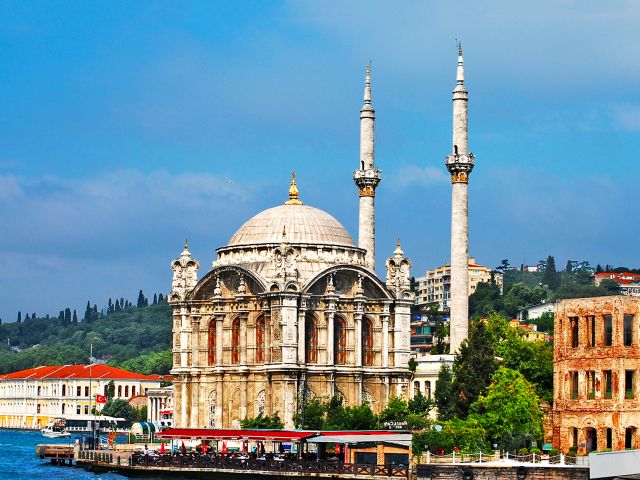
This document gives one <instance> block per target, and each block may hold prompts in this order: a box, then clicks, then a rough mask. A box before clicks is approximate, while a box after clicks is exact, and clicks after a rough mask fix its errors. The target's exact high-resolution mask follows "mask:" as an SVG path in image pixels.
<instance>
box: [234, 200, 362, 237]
mask: <svg viewBox="0 0 640 480" xmlns="http://www.w3.org/2000/svg"><path fill="white" fill-rule="evenodd" d="M283 232H286V238H284V236H283ZM283 241H286V242H287V243H305V244H317V245H344V246H349V247H355V244H354V243H353V239H352V238H351V235H349V232H347V230H346V229H345V228H344V227H343V226H342V224H341V223H340V222H339V221H338V220H336V219H335V218H334V217H332V216H331V215H329V214H328V213H327V212H324V211H322V210H320V209H318V208H314V207H310V206H308V205H302V204H285V205H280V206H277V207H273V208H269V209H267V210H264V211H262V212H260V213H259V214H257V215H256V216H255V217H253V218H251V219H250V220H248V221H247V222H245V224H244V225H242V226H241V227H240V228H239V229H238V231H237V232H236V233H235V234H234V235H233V236H232V237H231V240H229V243H228V245H227V246H229V247H230V246H236V245H260V244H279V243H282V242H283Z"/></svg>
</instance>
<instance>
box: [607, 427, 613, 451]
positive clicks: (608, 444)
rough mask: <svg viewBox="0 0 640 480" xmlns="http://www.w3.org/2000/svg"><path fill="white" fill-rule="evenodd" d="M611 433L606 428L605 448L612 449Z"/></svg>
mask: <svg viewBox="0 0 640 480" xmlns="http://www.w3.org/2000/svg"><path fill="white" fill-rule="evenodd" d="M612 445H613V431H612V430H611V429H610V428H607V446H606V448H613V446H612Z"/></svg>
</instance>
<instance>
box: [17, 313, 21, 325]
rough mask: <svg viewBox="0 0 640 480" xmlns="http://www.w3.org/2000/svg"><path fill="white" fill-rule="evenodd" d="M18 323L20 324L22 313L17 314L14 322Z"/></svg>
mask: <svg viewBox="0 0 640 480" xmlns="http://www.w3.org/2000/svg"><path fill="white" fill-rule="evenodd" d="M16 322H18V323H22V312H18V319H17V320H16Z"/></svg>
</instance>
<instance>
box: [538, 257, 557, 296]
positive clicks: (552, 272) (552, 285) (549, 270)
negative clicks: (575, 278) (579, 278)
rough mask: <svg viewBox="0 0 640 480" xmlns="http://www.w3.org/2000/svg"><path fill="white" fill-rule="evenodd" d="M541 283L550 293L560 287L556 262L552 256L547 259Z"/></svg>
mask: <svg viewBox="0 0 640 480" xmlns="http://www.w3.org/2000/svg"><path fill="white" fill-rule="evenodd" d="M542 283H544V284H545V285H547V286H548V287H549V290H551V291H555V290H556V289H557V288H558V287H559V286H560V275H558V272H557V271H556V260H555V258H554V257H553V255H549V256H548V257H547V264H546V268H545V271H544V275H543V277H542Z"/></svg>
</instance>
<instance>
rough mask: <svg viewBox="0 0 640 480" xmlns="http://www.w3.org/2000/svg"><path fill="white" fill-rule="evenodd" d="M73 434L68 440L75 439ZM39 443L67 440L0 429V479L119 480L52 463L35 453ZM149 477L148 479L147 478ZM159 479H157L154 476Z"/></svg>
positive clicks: (119, 477)
mask: <svg viewBox="0 0 640 480" xmlns="http://www.w3.org/2000/svg"><path fill="white" fill-rule="evenodd" d="M74 437H75V436H72V437H71V442H72V443H75V438H74ZM39 443H62V444H65V445H66V444H69V443H70V442H69V439H68V438H44V437H43V436H42V435H41V434H40V432H38V431H21V430H0V480H16V479H23V478H24V479H29V480H41V479H50V480H58V479H61V480H88V479H90V480H98V479H100V480H119V479H125V478H127V477H123V476H122V475H116V474H113V473H106V474H99V475H98V474H94V473H91V472H87V471H85V470H83V469H81V468H76V467H68V466H66V467H61V466H55V465H51V463H49V462H48V461H46V462H45V461H44V460H40V459H39V458H38V457H36V445H37V444H39ZM149 480H151V479H149ZM156 480H160V479H156Z"/></svg>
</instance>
